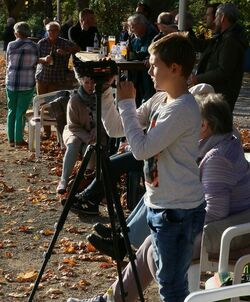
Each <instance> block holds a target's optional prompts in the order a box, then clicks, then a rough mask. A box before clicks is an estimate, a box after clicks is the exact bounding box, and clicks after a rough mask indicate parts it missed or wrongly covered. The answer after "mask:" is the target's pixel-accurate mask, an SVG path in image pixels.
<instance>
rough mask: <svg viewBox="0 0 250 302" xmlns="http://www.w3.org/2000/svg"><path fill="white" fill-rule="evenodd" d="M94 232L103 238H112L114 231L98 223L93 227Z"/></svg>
mask: <svg viewBox="0 0 250 302" xmlns="http://www.w3.org/2000/svg"><path fill="white" fill-rule="evenodd" d="M93 228H94V230H95V231H96V233H97V234H98V235H99V236H101V237H102V238H111V237H112V229H111V228H109V227H106V226H105V225H104V224H102V223H100V222H97V223H96V224H94V225H93Z"/></svg>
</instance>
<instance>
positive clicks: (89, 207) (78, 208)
mask: <svg viewBox="0 0 250 302" xmlns="http://www.w3.org/2000/svg"><path fill="white" fill-rule="evenodd" d="M66 201H67V199H66V198H63V199H61V204H62V205H63V206H64V205H65V203H66ZM70 211H71V212H72V213H74V214H77V215H84V214H86V215H99V206H98V205H95V204H91V203H84V204H81V203H80V202H79V200H77V199H76V198H75V199H74V201H73V204H72V205H71V208H70Z"/></svg>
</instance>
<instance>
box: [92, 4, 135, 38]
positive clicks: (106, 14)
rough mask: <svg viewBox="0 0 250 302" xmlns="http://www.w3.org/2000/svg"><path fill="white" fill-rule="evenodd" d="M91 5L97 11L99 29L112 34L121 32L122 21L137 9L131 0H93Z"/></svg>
mask: <svg viewBox="0 0 250 302" xmlns="http://www.w3.org/2000/svg"><path fill="white" fill-rule="evenodd" d="M90 7H91V8H92V9H93V10H94V11H95V13H96V16H97V22H98V29H99V31H100V32H101V33H106V34H110V35H117V34H118V33H119V31H120V29H121V22H122V21H124V20H126V19H127V17H128V16H129V15H131V14H132V13H133V12H134V9H135V6H134V5H133V4H132V3H131V0H116V1H114V0H91V1H90Z"/></svg>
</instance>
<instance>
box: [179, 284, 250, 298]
mask: <svg viewBox="0 0 250 302" xmlns="http://www.w3.org/2000/svg"><path fill="white" fill-rule="evenodd" d="M249 294H250V284H249V283H244V284H237V285H231V286H226V287H220V288H216V289H210V290H202V291H198V292H194V293H191V294H189V295H188V296H187V297H186V299H185V300H184V302H201V301H202V302H213V301H219V300H225V299H229V298H234V297H242V296H247V295H249Z"/></svg>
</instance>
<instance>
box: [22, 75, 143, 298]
mask: <svg viewBox="0 0 250 302" xmlns="http://www.w3.org/2000/svg"><path fill="white" fill-rule="evenodd" d="M103 83H104V78H98V79H96V103H97V104H96V120H97V121H96V144H95V145H89V146H88V147H87V150H86V152H85V154H84V159H83V161H82V163H81V166H80V169H79V171H78V173H77V175H76V178H75V181H74V183H73V185H72V188H71V190H70V193H69V196H68V198H67V201H66V203H65V205H64V207H63V211H62V213H61V216H60V218H59V220H58V222H57V224H56V227H55V232H54V235H53V238H52V240H51V242H50V245H49V247H48V249H47V251H46V252H45V253H44V261H43V263H42V266H41V268H40V271H39V273H38V276H37V278H36V281H35V284H34V287H33V289H32V292H31V294H30V296H29V300H28V302H32V301H33V298H34V295H35V293H36V290H37V289H38V286H39V283H40V280H41V278H42V275H43V273H44V270H45V268H46V265H47V263H48V261H49V259H50V257H51V255H52V251H53V248H54V246H55V243H56V241H57V238H58V236H59V233H60V231H61V230H62V228H63V226H64V223H65V221H66V219H67V215H68V213H69V211H70V208H71V206H72V203H73V200H74V196H75V194H76V192H77V189H78V187H79V184H80V182H81V179H82V175H84V172H85V170H86V168H87V166H88V163H89V161H90V158H91V155H92V153H93V152H95V153H96V180H97V182H98V183H100V182H102V179H103V183H104V190H105V195H106V199H107V207H108V213H109V218H110V223H111V228H112V234H113V243H114V251H115V257H116V259H121V258H120V255H119V248H118V234H117V231H116V226H115V211H114V207H115V210H116V215H117V217H118V220H119V224H120V227H121V232H122V234H123V237H124V241H125V246H126V249H127V253H128V257H129V260H130V262H131V267H132V270H133V274H134V279H135V282H136V285H137V290H138V295H139V297H140V300H141V301H142V302H144V297H143V293H142V289H141V285H140V281H139V276H138V273H137V270H136V266H135V258H136V257H135V254H134V253H133V251H132V248H131V245H130V241H129V237H128V232H127V230H128V229H127V225H126V221H125V217H124V214H123V209H122V206H121V204H120V202H119V200H118V194H117V192H116V185H115V184H114V183H113V182H112V180H111V177H110V175H111V173H110V159H109V157H108V155H107V154H106V152H105V150H104V148H103V146H102V145H101V96H102V86H103ZM101 172H102V176H101ZM117 273H118V279H119V284H120V292H121V297H122V301H123V302H125V298H126V293H125V291H124V286H123V281H122V269H121V261H120V260H117Z"/></svg>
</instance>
